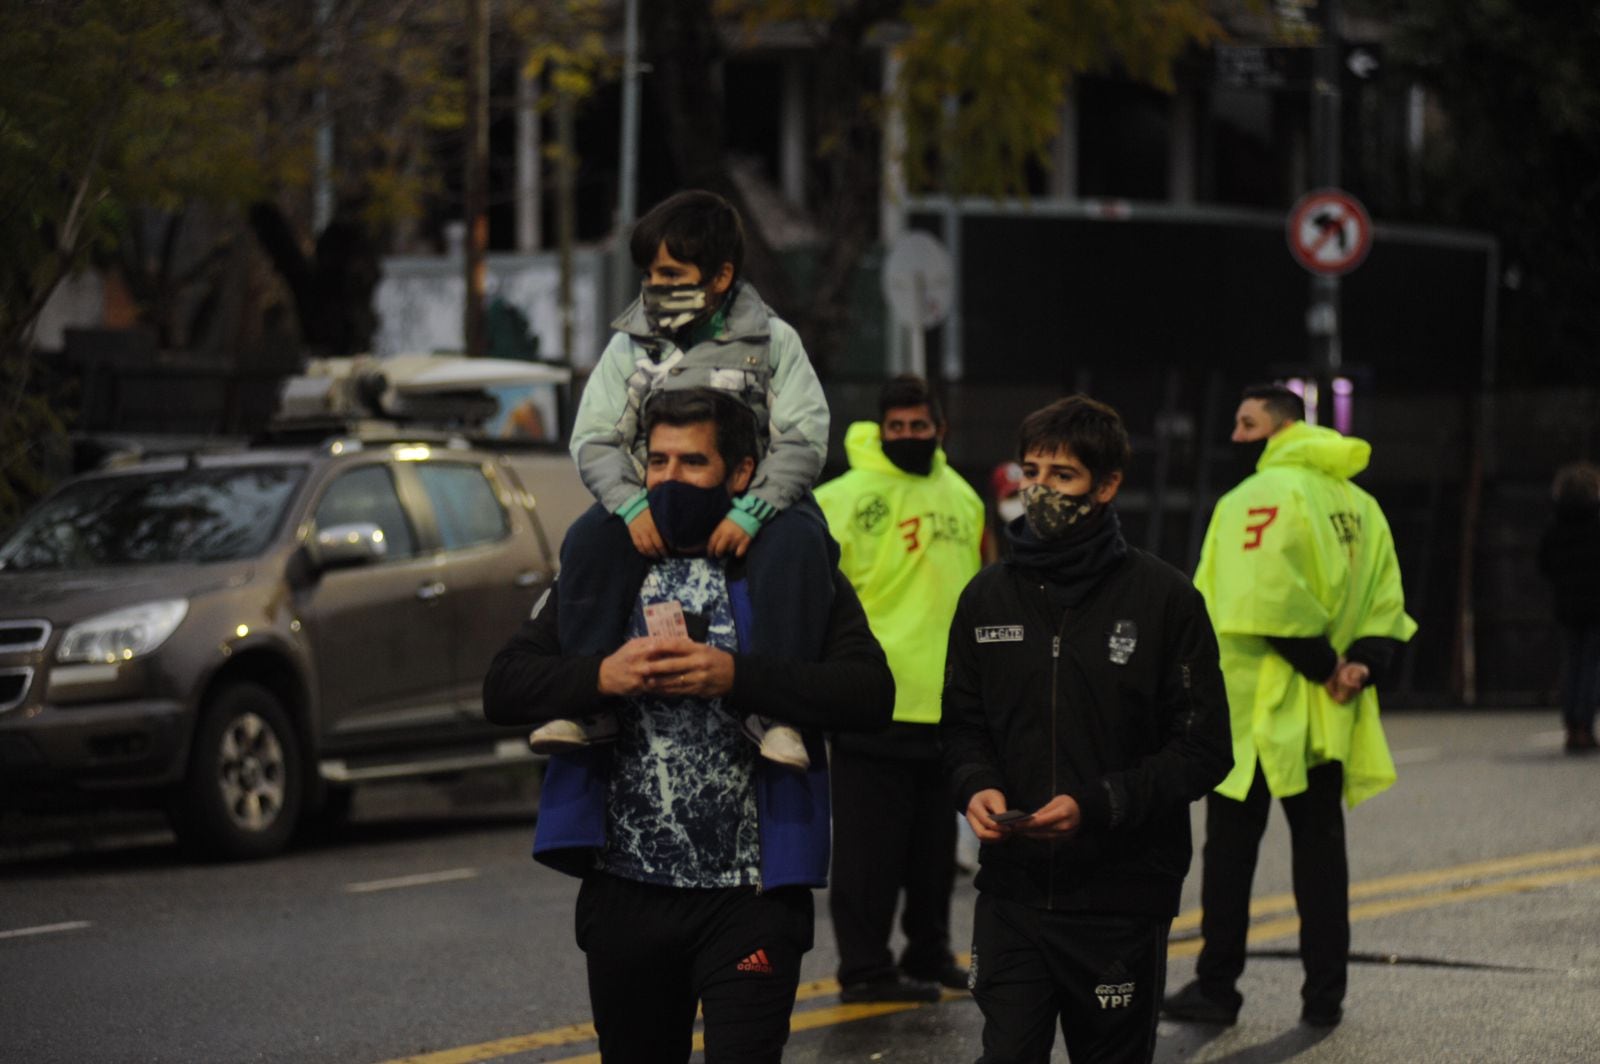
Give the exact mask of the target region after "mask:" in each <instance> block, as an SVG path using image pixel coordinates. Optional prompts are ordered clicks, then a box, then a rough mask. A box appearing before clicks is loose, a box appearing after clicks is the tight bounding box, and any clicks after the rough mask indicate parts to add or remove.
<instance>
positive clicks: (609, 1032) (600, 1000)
mask: <svg viewBox="0 0 1600 1064" xmlns="http://www.w3.org/2000/svg"><path fill="white" fill-rule="evenodd" d="M814 917H815V913H814V910H813V908H812V897H811V891H810V890H809V889H807V888H805V887H778V888H777V889H775V890H769V891H764V892H758V891H757V890H756V889H755V888H754V887H728V888H726V889H720V890H690V889H683V888H678V887H663V886H656V885H653V884H649V883H639V882H635V881H633V880H630V879H622V878H620V877H617V876H612V875H607V874H605V873H604V872H592V873H590V874H589V875H588V876H586V877H584V880H583V887H582V889H580V890H579V891H578V906H577V916H576V920H575V924H576V930H577V938H578V947H579V948H580V949H582V950H583V952H584V954H585V955H586V958H587V960H588V967H589V1003H590V1006H591V1007H592V1008H593V1010H594V1026H595V1030H596V1031H597V1032H598V1033H599V1035H600V1057H601V1059H602V1060H604V1061H605V1064H671V1062H674V1061H688V1059H689V1055H690V1052H691V1050H692V1042H693V1037H694V1016H695V1009H696V1007H697V1006H698V1007H699V1008H701V1009H702V1010H703V1011H704V1013H705V1046H706V1050H705V1052H706V1056H705V1059H706V1062H707V1064H771V1062H776V1061H779V1060H782V1059H783V1046H784V1043H785V1042H787V1041H788V1038H789V1016H790V1014H791V1013H792V1012H793V1011H794V999H795V990H796V988H798V987H799V985H800V958H801V955H803V954H804V953H805V952H806V951H807V950H809V949H810V948H811V941H812V930H813V927H814Z"/></svg>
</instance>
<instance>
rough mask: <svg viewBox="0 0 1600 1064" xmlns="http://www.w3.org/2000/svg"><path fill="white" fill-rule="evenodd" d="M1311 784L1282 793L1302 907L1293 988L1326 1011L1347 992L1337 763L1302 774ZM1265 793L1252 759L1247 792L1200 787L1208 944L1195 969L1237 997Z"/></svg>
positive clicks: (1215, 990) (1208, 986) (1210, 987)
mask: <svg viewBox="0 0 1600 1064" xmlns="http://www.w3.org/2000/svg"><path fill="white" fill-rule="evenodd" d="M1307 776H1308V780H1309V789H1308V790H1307V791H1305V793H1303V794H1296V795H1292V796H1291V797H1288V798H1283V799H1280V800H1281V801H1282V802H1283V812H1284V815H1285V816H1286V817H1287V818H1288V821H1289V840H1290V847H1291V850H1292V853H1291V858H1292V868H1293V877H1294V904H1295V908H1296V909H1297V910H1298V911H1299V913H1300V962H1301V964H1302V965H1303V966H1304V967H1305V983H1304V984H1303V985H1302V986H1301V988H1300V996H1301V997H1302V998H1303V999H1304V1001H1305V1003H1306V1004H1308V1005H1311V1006H1313V1007H1316V1008H1319V1009H1322V1010H1329V1009H1334V1008H1337V1007H1338V1006H1339V1005H1340V1004H1341V1003H1342V1002H1343V1001H1344V992H1345V981H1346V967H1347V964H1348V958H1349V954H1350V869H1349V865H1348V863H1347V861H1346V856H1345V838H1344V809H1343V808H1342V807H1341V806H1340V804H1339V802H1340V800H1341V798H1342V794H1343V790H1344V767H1343V766H1342V765H1340V764H1339V763H1338V762H1336V761H1335V762H1330V763H1328V764H1325V765H1318V766H1317V767H1315V768H1313V769H1312V770H1311V771H1310V772H1309V773H1307ZM1271 810H1272V795H1271V794H1270V793H1269V792H1268V790H1267V780H1266V777H1265V776H1263V775H1262V773H1261V768H1260V766H1259V765H1258V766H1257V767H1256V778H1255V781H1254V782H1253V783H1252V784H1251V785H1250V793H1249V794H1247V795H1246V796H1245V799H1244V801H1242V802H1236V801H1234V800H1233V799H1232V798H1224V797H1223V796H1222V795H1220V794H1215V793H1213V794H1209V795H1207V796H1206V845H1205V851H1204V852H1205V860H1204V864H1203V867H1202V870H1201V880H1200V907H1201V909H1202V914H1201V922H1200V933H1201V935H1202V936H1203V937H1204V938H1205V946H1204V948H1203V949H1201V951H1200V957H1199V960H1198V962H1197V963H1196V965H1195V975H1196V977H1197V978H1198V979H1199V981H1200V984H1201V986H1202V987H1204V989H1205V992H1206V994H1207V995H1208V996H1209V997H1211V998H1213V999H1215V1000H1217V1001H1227V1002H1231V1003H1233V1004H1235V1005H1237V1004H1239V1002H1240V1000H1241V998H1240V995H1239V991H1238V989H1237V988H1236V987H1235V985H1234V984H1235V983H1236V982H1237V981H1238V979H1239V976H1240V974H1241V973H1242V972H1243V971H1244V962H1245V939H1246V936H1247V935H1248V934H1249V931H1250V884H1251V881H1252V880H1253V879H1254V878H1255V871H1256V856H1257V854H1258V852H1259V851H1260V849H1261V835H1262V833H1263V832H1264V831H1266V829H1267V814H1268V813H1269V812H1271Z"/></svg>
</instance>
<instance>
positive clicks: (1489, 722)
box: [0, 711, 1600, 1064]
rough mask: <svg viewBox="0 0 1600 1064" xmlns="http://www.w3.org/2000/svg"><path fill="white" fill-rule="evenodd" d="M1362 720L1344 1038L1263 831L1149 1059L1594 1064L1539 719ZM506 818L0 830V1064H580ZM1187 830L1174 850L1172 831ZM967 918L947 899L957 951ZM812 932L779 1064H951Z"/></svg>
mask: <svg viewBox="0 0 1600 1064" xmlns="http://www.w3.org/2000/svg"><path fill="white" fill-rule="evenodd" d="M1388 723H1389V731H1390V737H1391V742H1392V745H1393V747H1394V749H1395V751H1396V754H1397V760H1399V761H1400V762H1401V764H1400V783H1399V785H1398V786H1397V787H1396V788H1395V789H1393V790H1392V791H1390V792H1389V793H1387V794H1385V795H1383V796H1380V797H1379V798H1377V799H1374V800H1373V801H1371V802H1369V803H1367V804H1365V805H1363V806H1361V807H1360V808H1358V809H1356V810H1354V811H1352V812H1351V813H1350V814H1349V820H1348V825H1349V835H1350V839H1351V866H1352V867H1351V872H1352V880H1353V892H1352V894H1353V896H1352V915H1353V920H1354V923H1353V943H1352V949H1353V952H1354V954H1355V957H1356V963H1355V964H1354V965H1353V968H1352V974H1351V984H1350V994H1349V998H1348V999H1347V1002H1346V1019H1345V1022H1344V1023H1343V1024H1342V1025H1341V1026H1339V1027H1338V1028H1336V1029H1335V1030H1333V1031H1332V1032H1313V1031H1312V1030H1310V1029H1308V1028H1305V1027H1302V1026H1300V1025H1299V1024H1298V1023H1297V1016H1298V996H1297V995H1298V987H1299V964H1298V960H1297V959H1296V957H1295V955H1294V950H1295V934H1296V930H1295V921H1294V912H1293V906H1292V903H1290V902H1289V901H1288V900H1287V899H1286V898H1285V897H1284V894H1285V892H1286V891H1287V890H1288V885H1289V868H1288V845H1287V838H1286V835H1285V833H1284V827H1283V823H1282V818H1281V814H1279V813H1274V817H1273V824H1272V826H1271V828H1270V829H1269V833H1268V837H1267V840H1266V843H1265V845H1264V848H1263V855H1262V862H1261V867H1260V870H1259V871H1258V874H1257V884H1256V891H1255V895H1256V904H1257V909H1258V913H1257V916H1256V922H1255V930H1254V932H1253V935H1252V958H1251V961H1250V965H1249V968H1248V969H1247V971H1246V973H1245V978H1244V981H1243V983H1242V985H1241V989H1242V990H1243V992H1244V994H1245V996H1246V1004H1245V1008H1244V1011H1243V1013H1242V1014H1241V1017H1240V1022H1239V1024H1238V1026H1236V1027H1234V1028H1231V1029H1228V1030H1226V1031H1222V1032H1220V1033H1219V1032H1216V1031H1207V1030H1205V1029H1200V1028H1192V1027H1185V1026H1182V1025H1177V1024H1170V1023H1163V1024H1162V1027H1161V1036H1162V1037H1161V1045H1160V1048H1159V1051H1158V1053H1157V1060H1159V1061H1163V1062H1176V1061H1185V1062H1187V1061H1195V1062H1224V1061H1226V1062H1230V1064H1244V1062H1250V1064H1272V1062H1279V1061H1291V1060H1293V1061H1324V1062H1346V1061H1435V1060H1437V1061H1485V1062H1487V1061H1495V1062H1505V1061H1538V1062H1541V1064H1547V1062H1574V1064H1576V1062H1588V1061H1595V1060H1600V1033H1597V1032H1596V1029H1595V1017H1597V1016H1600V830H1597V818H1600V759H1587V760H1575V759H1571V758H1567V757H1563V756H1562V755H1561V753H1560V751H1559V740H1560V736H1559V733H1558V732H1557V731H1556V729H1555V720H1554V716H1553V714H1548V715H1547V714H1532V713H1491V712H1483V711H1479V712H1473V713H1443V712H1426V713H1423V712H1418V713H1414V714H1396V715H1392V716H1391V717H1390V718H1389V722H1388ZM530 804H531V800H530V797H529V794H528V793H527V790H526V788H525V787H519V786H518V785H517V781H507V780H489V781H484V780H475V781H471V782H466V783H463V784H459V785H456V786H453V787H436V786H409V787H390V788H386V789H382V790H378V789H374V790H370V791H367V792H363V793H361V794H359V795H358V797H357V803H356V810H355V819H354V822H353V823H352V824H351V825H350V826H348V827H346V828H344V829H342V830H340V831H338V832H336V833H334V834H333V835H332V836H331V837H329V838H327V839H324V840H322V841H319V842H317V843H314V844H310V845H306V846H303V847H301V848H298V849H296V850H295V851H293V852H292V853H290V854H289V855H287V856H286V857H283V858H281V859H278V860H274V861H269V862H263V863H256V864H246V865H195V864H190V863H186V862H185V861H184V860H183V859H182V858H181V856H180V855H179V853H178V851H177V850H176V848H175V846H174V845H173V844H172V842H171V839H170V836H168V835H167V834H166V833H165V832H164V831H162V830H161V829H160V826H159V824H156V823H154V822H151V821H149V820H148V819H144V818H139V817H132V816H100V817H96V818H73V819H70V820H56V821H39V820H35V819H30V820H26V821H24V820H22V819H20V818H17V817H14V816H12V817H0V1060H3V1061H6V1062H13V1061H15V1062H29V1064H32V1062H41V1064H43V1062H53V1061H62V1062H68V1061H70V1062H85V1061H90V1062H93V1061H114V1062H123V1061H128V1062H134V1061H161V1062H181V1064H187V1062H195V1064H212V1062H218V1061H228V1062H232V1061H241V1062H242V1061H293V1062H309V1064H315V1062H325V1061H326V1062H340V1064H390V1062H396V1061H400V1060H404V1059H410V1060H415V1061H425V1062H428V1064H462V1062H466V1061H485V1060H496V1061H508V1062H512V1064H529V1062H534V1061H546V1062H548V1061H562V1062H569V1064H572V1062H577V1061H593V1060H597V1059H598V1058H597V1057H596V1056H595V1055H594V1052H595V1047H594V1041H593V1038H592V1034H591V1032H590V1031H589V1030H588V1028H587V1022H588V1018H589V1013H588V1006H587V997H586V993H585V987H584V974H583V965H582V957H581V955H580V954H579V953H578V951H577V949H576V947H575V946H574V945H573V943H572V935H571V910H572V899H573V897H574V894H575V889H576V884H575V883H574V882H573V881H571V880H568V879H565V878H563V877H561V876H559V875H557V874H555V873H552V872H549V871H548V870H545V869H543V868H541V867H539V866H536V865H534V864H533V863H532V862H531V861H530V860H529V859H528V856H527V851H528V843H529V837H530V834H531V824H532V820H531V816H530V813H529V808H530ZM1197 814H1198V810H1197ZM1196 827H1197V839H1198V832H1199V827H1200V819H1199V817H1198V815H1197V816H1196ZM1197 879H1198V864H1197V865H1196V868H1195V870H1194V872H1193V873H1192V874H1191V876H1190V878H1189V881H1188V882H1187V883H1186V889H1185V912H1184V915H1182V916H1180V917H1179V919H1178V921H1177V923H1176V924H1175V925H1174V930H1173V946H1172V960H1171V964H1170V968H1169V985H1171V986H1177V985H1181V983H1183V982H1184V981H1186V980H1187V979H1188V978H1189V976H1190V975H1191V973H1192V970H1193V963H1194V961H1193V957H1194V953H1195V951H1196V948H1197V946H1198V943H1197V941H1196V940H1195V938H1194V935H1195V930H1194V929H1195V926H1196V919H1195V913H1194V905H1195V901H1196V896H1197V894H1198V882H1197ZM972 902H973V891H972V887H971V884H970V881H968V880H965V879H963V880H962V881H961V883H960V884H959V886H958V890H957V894H956V898H955V902H954V908H953V914H952V915H953V920H954V924H955V929H956V944H957V948H958V950H964V949H965V948H966V942H967V936H968V934H969V929H970V926H971V910H972ZM817 909H818V913H819V920H818V927H817V948H816V949H815V950H814V951H813V952H812V953H811V954H810V955H809V956H808V958H807V961H806V965H805V968H804V978H805V979H807V980H809V981H808V982H807V983H806V984H805V985H803V986H802V988H801V995H800V998H801V1000H800V1001H799V1003H798V1004H797V1006H796V1010H795V1017H794V1022H793V1032H794V1033H793V1035H792V1037H791V1040H790V1049H789V1052H788V1054H787V1056H786V1059H787V1060H789V1061H791V1062H797V1064H811V1062H824V1061H826V1062H834V1061H885V1062H926V1064H944V1062H951V1061H971V1060H974V1059H976V1057H977V1055H978V1046H979V1032H980V1028H981V1020H980V1017H979V1015H978V1012H977V1009H976V1007H975V1006H974V1005H973V1004H972V1002H971V1001H970V1000H968V999H966V998H965V996H964V995H958V994H951V995H949V996H948V998H947V1000H946V1001H944V1002H942V1003H940V1004H938V1005H932V1006H921V1007H903V1006H841V1005H840V1004H839V1002H838V998H837V987H836V986H834V985H833V984H832V983H831V980H830V976H831V975H832V969H833V964H834V951H833V944H832V931H831V928H830V926H829V924H828V921H827V916H826V911H827V907H826V904H825V898H823V897H822V896H821V895H819V897H818V906H817ZM1055 1059H1056V1060H1065V1059H1066V1057H1065V1054H1064V1053H1062V1052H1061V1051H1060V1050H1059V1049H1058V1051H1057V1055H1056V1057H1055Z"/></svg>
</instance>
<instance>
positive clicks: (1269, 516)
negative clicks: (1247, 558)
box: [1244, 506, 1278, 550]
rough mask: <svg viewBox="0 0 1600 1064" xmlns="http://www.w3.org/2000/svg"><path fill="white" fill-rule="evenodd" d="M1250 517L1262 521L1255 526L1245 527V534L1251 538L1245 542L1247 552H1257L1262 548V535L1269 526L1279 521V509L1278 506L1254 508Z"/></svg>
mask: <svg viewBox="0 0 1600 1064" xmlns="http://www.w3.org/2000/svg"><path fill="white" fill-rule="evenodd" d="M1250 516H1251V517H1257V518H1260V520H1258V521H1257V522H1256V523H1255V524H1253V525H1252V524H1247V525H1245V526H1244V530H1245V532H1246V533H1248V534H1249V536H1250V538H1249V539H1247V540H1245V541H1244V549H1245V550H1255V549H1256V548H1257V547H1259V546H1261V535H1262V533H1264V532H1266V530H1267V526H1268V525H1270V524H1272V522H1274V521H1276V520H1277V519H1278V508H1277V507H1276V506H1253V507H1251V508H1250Z"/></svg>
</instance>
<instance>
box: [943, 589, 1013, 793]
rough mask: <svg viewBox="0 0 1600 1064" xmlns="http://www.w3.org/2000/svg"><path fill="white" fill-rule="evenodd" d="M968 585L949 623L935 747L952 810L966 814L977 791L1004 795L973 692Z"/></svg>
mask: <svg viewBox="0 0 1600 1064" xmlns="http://www.w3.org/2000/svg"><path fill="white" fill-rule="evenodd" d="M972 594H973V584H970V583H969V584H968V585H967V589H966V590H965V591H963V592H962V593H961V601H960V602H958V603H957V604H956V612H955V616H954V617H953V618H952V619H951V621H950V642H949V646H948V648H947V649H946V651H945V659H944V661H945V665H944V698H943V701H942V702H941V705H940V709H939V744H940V746H941V748H942V749H943V751H944V767H945V773H946V775H947V776H948V777H949V779H950V786H951V788H952V793H953V797H954V798H955V803H956V810H957V811H958V812H963V813H964V812H966V809H967V806H968V805H969V804H970V803H971V802H972V796H973V795H974V794H977V793H978V792H979V791H984V790H989V789H990V788H994V789H996V790H1002V791H1003V790H1005V775H1004V774H1003V773H1002V772H1001V771H1000V758H999V755H998V754H997V753H996V751H995V748H994V743H993V741H991V740H990V738H989V726H988V723H987V722H986V721H985V720H984V713H983V696H982V692H981V691H980V690H979V674H978V657H977V649H978V647H977V643H976V642H975V641H974V637H973V632H972V624H971V622H970V621H968V620H967V612H968V611H967V601H968V598H969V597H970V596H971V595H972Z"/></svg>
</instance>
